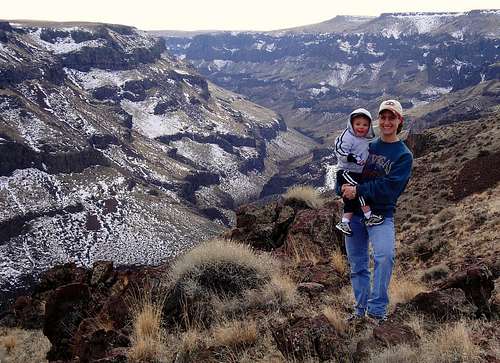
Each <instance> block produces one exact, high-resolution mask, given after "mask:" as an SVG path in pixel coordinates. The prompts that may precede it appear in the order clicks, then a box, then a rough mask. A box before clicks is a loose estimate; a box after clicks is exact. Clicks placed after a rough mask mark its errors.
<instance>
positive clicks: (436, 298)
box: [410, 288, 477, 321]
mask: <svg viewBox="0 0 500 363" xmlns="http://www.w3.org/2000/svg"><path fill="white" fill-rule="evenodd" d="M410 305H411V306H412V307H414V308H415V309H416V310H417V311H421V312H424V313H426V314H428V315H430V316H432V317H433V318H435V319H436V320H438V321H448V320H459V319H462V318H471V319H473V318H474V317H475V316H476V312H477V307H476V306H474V305H473V304H471V303H470V302H469V301H468V300H467V297H466V296H465V293H464V292H463V291H462V290H460V289H456V288H450V289H447V290H436V291H432V292H421V293H420V294H418V295H417V296H415V297H414V298H413V299H412V300H411V301H410Z"/></svg>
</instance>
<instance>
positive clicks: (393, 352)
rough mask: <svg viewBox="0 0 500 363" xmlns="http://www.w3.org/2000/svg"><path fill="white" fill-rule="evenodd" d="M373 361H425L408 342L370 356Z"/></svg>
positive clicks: (396, 362)
mask: <svg viewBox="0 0 500 363" xmlns="http://www.w3.org/2000/svg"><path fill="white" fill-rule="evenodd" d="M370 362H372V363H419V362H423V361H422V360H421V357H419V352H418V350H417V349H415V348H414V347H411V346H409V345H406V344H401V345H396V346H395V347H390V348H388V349H385V350H383V351H381V352H379V353H377V354H375V355H373V356H372V357H371V358H370Z"/></svg>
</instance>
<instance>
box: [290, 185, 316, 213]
mask: <svg viewBox="0 0 500 363" xmlns="http://www.w3.org/2000/svg"><path fill="white" fill-rule="evenodd" d="M283 198H284V199H285V201H287V202H290V203H291V202H298V203H304V204H305V205H307V206H308V207H309V208H312V209H318V208H321V207H322V206H323V204H324V203H325V201H324V200H323V198H322V197H321V194H320V193H319V191H318V190H317V189H314V188H313V187H311V186H308V185H298V186H294V187H291V188H290V189H288V190H287V192H286V193H285V194H284V195H283Z"/></svg>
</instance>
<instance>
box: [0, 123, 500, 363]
mask: <svg viewBox="0 0 500 363" xmlns="http://www.w3.org/2000/svg"><path fill="white" fill-rule="evenodd" d="M493 116H494V117H493ZM493 116H490V117H485V118H481V119H479V120H474V121H466V122H457V123H454V124H453V125H447V126H441V127H438V128H433V129H429V130H426V131H425V132H423V133H419V134H410V136H409V138H408V140H407V143H408V144H409V145H410V147H411V148H412V150H413V152H414V155H415V167H414V171H413V176H412V178H411V181H410V184H409V185H408V188H407V190H406V192H405V193H404V194H403V196H402V197H401V199H400V202H399V207H398V213H397V215H396V220H397V225H398V229H397V239H398V241H399V246H398V253H397V264H396V267H395V272H394V276H393V278H392V282H391V287H390V298H391V304H390V306H389V319H388V321H387V322H384V323H382V324H380V325H377V324H375V323H374V322H373V321H371V320H369V319H365V320H362V321H358V322H356V323H346V321H345V319H346V317H347V316H348V314H349V313H351V312H352V303H353V300H352V296H351V294H352V293H351V288H350V284H349V272H348V267H347V265H346V261H345V255H344V252H343V242H342V237H341V236H340V235H339V234H338V232H337V231H336V229H335V228H334V225H335V223H336V221H337V217H338V215H339V207H340V205H339V200H338V199H336V198H335V199H332V198H331V197H326V199H325V196H323V197H321V196H320V195H318V194H315V193H313V192H304V191H302V192H299V193H295V194H291V193H290V194H287V195H284V196H281V197H275V198H267V199H264V200H261V201H259V202H256V203H251V204H247V205H243V206H241V207H240V208H239V209H238V210H237V224H236V227H235V228H233V229H232V230H230V231H228V232H226V233H225V234H224V236H223V237H224V238H225V239H226V240H220V239H219V240H216V241H212V242H209V243H206V244H202V245H200V246H198V247H197V248H195V249H193V250H191V251H189V252H187V253H186V254H185V255H184V256H182V257H180V258H177V259H176V260H175V261H172V262H171V263H169V264H165V265H161V266H158V267H156V268H151V267H134V268H127V269H123V268H121V269H115V268H113V265H112V264H111V263H109V262H99V263H95V264H94V266H93V268H91V269H84V268H78V267H76V266H75V265H72V264H66V265H64V266H57V267H55V268H53V269H51V270H49V271H47V272H45V273H44V274H43V275H42V279H41V281H40V284H39V285H38V286H37V289H36V291H35V293H34V294H33V295H31V296H29V297H20V298H19V299H17V301H16V304H15V305H14V307H13V309H12V310H11V311H10V312H6V313H4V314H3V315H2V316H1V317H0V323H1V325H3V326H4V327H5V328H4V333H3V334H4V336H5V338H4V340H3V341H4V342H7V341H10V340H8V337H12V336H17V337H26V336H27V333H26V332H25V331H23V330H15V329H10V328H7V327H9V326H20V327H23V328H25V329H33V328H34V329H37V328H38V329H39V328H42V329H43V333H44V335H45V336H44V337H43V336H42V337H40V333H33V332H32V333H31V334H33V335H32V336H36V337H37V338H36V339H39V341H40V342H43V343H38V344H39V345H40V346H44V347H46V348H45V349H46V350H44V351H42V352H37V353H36V354H37V355H36V356H38V357H40V359H43V358H42V357H43V355H44V354H45V352H46V351H47V350H48V355H47V357H48V358H49V360H50V361H56V360H58V359H59V360H63V361H75V360H76V361H86V362H87V361H88V362H103V361H107V362H125V361H148V362H153V361H157V362H172V361H175V362H262V363H263V362H289V361H306V362H411V363H417V362H420V363H422V362H425V363H433V362H447V363H448V362H449V363H451V362H463V363H466V362H467V363H470V362H478V363H479V362H496V361H497V360H498V358H499V353H500V352H499V350H498V343H499V341H500V325H499V321H500V320H499V317H500V298H499V290H500V266H499V264H498V262H499V261H500V248H499V244H498V241H499V237H500V235H499V230H498V221H499V218H500V193H499V181H500V175H499V174H498V170H497V169H492V168H490V169H489V170H486V171H485V167H486V166H487V165H497V164H498V161H499V160H498V156H499V155H500V144H499V142H498V140H499V138H498V136H499V133H500V127H499V126H500V124H499V123H498V122H497V121H498V117H497V115H493ZM472 136H477V137H474V138H472ZM480 172H481V173H480ZM478 175H481V177H480V178H477V176H478ZM292 195H294V196H293V197H292ZM322 200H323V202H322ZM249 246H251V248H249ZM138 295H139V298H138V297H137V296H138ZM146 317H148V318H147V320H145V319H146ZM62 327H65V328H64V329H63V328H62ZM23 332H24V333H23ZM35 332H36V330H35ZM23 334H24V335H23ZM36 334H38V335H36ZM1 339H2V338H1V336H0V341H2V340H1ZM19 339H21V338H19ZM22 339H23V340H22V342H23V344H27V346H26V347H24V348H23V346H18V347H14V348H12V350H11V353H10V355H11V356H15V355H14V354H16V352H17V351H18V350H19V351H21V350H22V349H25V350H27V351H32V349H31V348H30V347H29V344H32V343H30V340H29V338H22ZM31 339H33V338H31ZM47 339H48V340H47ZM49 341H50V343H49ZM4 344H5V343H4ZM16 349H18V350H16ZM49 349H50V350H49ZM33 356H34V355H33Z"/></svg>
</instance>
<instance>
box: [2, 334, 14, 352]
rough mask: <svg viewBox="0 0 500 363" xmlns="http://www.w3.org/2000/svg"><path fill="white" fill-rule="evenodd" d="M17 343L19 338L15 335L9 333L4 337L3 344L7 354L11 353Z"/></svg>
mask: <svg viewBox="0 0 500 363" xmlns="http://www.w3.org/2000/svg"><path fill="white" fill-rule="evenodd" d="M16 345H17V338H16V337H15V336H14V335H7V336H6V337H5V338H3V346H4V347H5V350H6V352H7V354H10V353H11V352H12V351H13V350H14V348H15V347H16Z"/></svg>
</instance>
